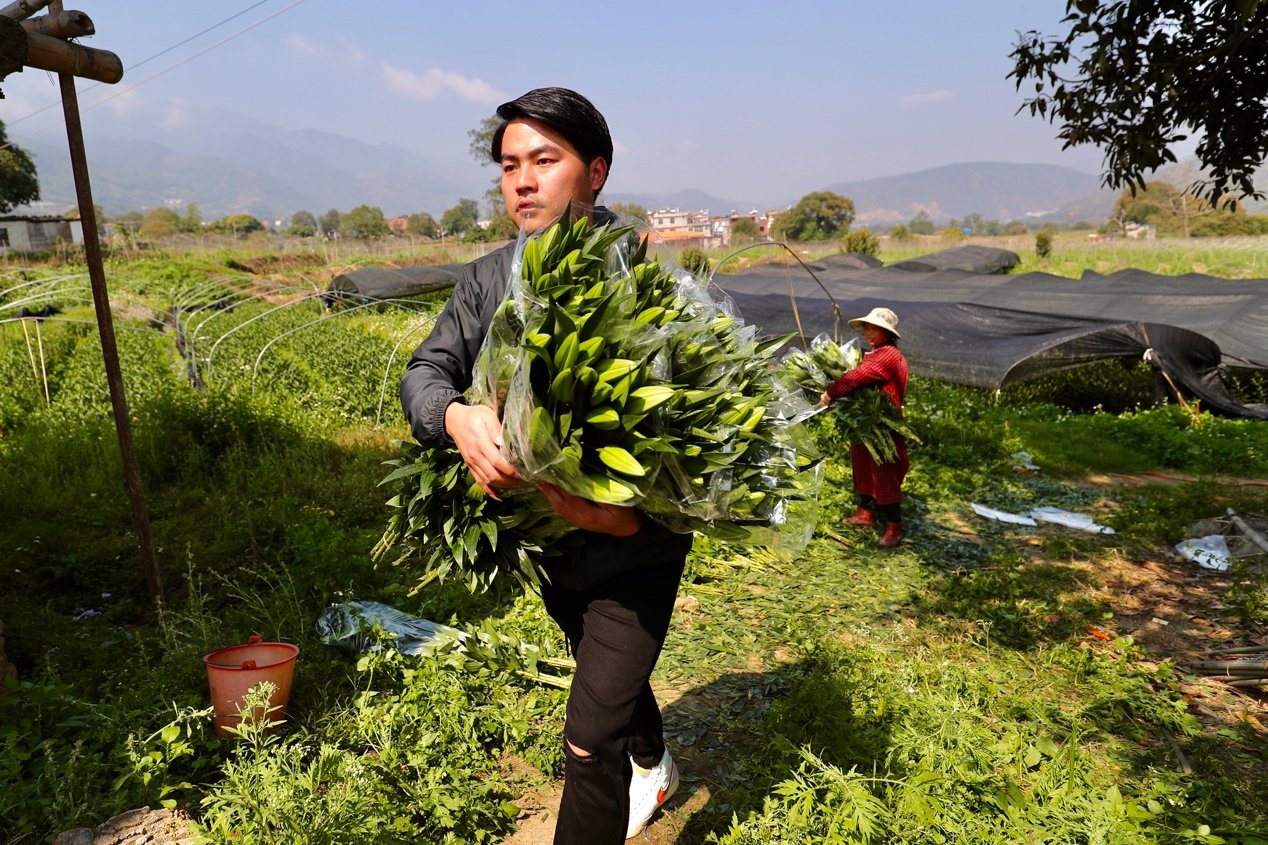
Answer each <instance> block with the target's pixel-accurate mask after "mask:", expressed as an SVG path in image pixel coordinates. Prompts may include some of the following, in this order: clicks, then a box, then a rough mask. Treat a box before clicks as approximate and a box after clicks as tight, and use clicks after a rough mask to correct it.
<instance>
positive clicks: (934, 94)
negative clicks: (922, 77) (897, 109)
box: [903, 88, 955, 106]
mask: <svg viewBox="0 0 1268 845" xmlns="http://www.w3.org/2000/svg"><path fill="white" fill-rule="evenodd" d="M954 99H955V95H954V94H952V93H951V92H950V91H948V90H947V89H945V88H943V89H942V90H940V91H929V92H927V93H924V94H908V95H907V96H906V97H903V105H904V106H923V105H924V104H925V103H944V102H946V101H947V100H954Z"/></svg>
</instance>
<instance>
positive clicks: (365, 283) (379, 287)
mask: <svg viewBox="0 0 1268 845" xmlns="http://www.w3.org/2000/svg"><path fill="white" fill-rule="evenodd" d="M461 270H462V265H461V264H437V265H434V266H430V267H363V268H361V269H360V270H353V271H352V272H350V273H342V274H340V275H338V276H335V277H334V278H333V279H331V280H330V288H329V290H328V296H330V297H331V298H340V297H353V298H364V299H403V298H405V297H409V296H417V295H418V294H420V293H428V292H430V291H435V290H444V289H445V288H451V287H453V286H454V284H456V283H457V281H458V273H459V272H461Z"/></svg>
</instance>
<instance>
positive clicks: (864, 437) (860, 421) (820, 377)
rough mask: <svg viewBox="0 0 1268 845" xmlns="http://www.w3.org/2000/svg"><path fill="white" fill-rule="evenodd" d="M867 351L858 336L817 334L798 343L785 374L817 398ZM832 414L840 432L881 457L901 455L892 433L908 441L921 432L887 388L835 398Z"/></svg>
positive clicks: (787, 359)
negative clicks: (803, 344)
mask: <svg viewBox="0 0 1268 845" xmlns="http://www.w3.org/2000/svg"><path fill="white" fill-rule="evenodd" d="M862 360H863V353H862V352H861V351H860V350H859V347H858V344H857V342H856V341H854V340H851V341H849V342H847V343H842V344H838V343H836V342H835V341H833V340H832V338H830V337H828V335H826V334H821V335H818V336H816V337H815V338H814V339H813V340H811V341H810V345H809V347H808V348H806V349H794V350H792V351H791V352H789V353H788V354H787V355H786V356H785V357H784V359H783V363H782V367H781V378H782V379H783V380H784V382H785V383H786V384H787V385H789V386H791V387H795V388H797V389H800V390H801V391H802V392H803V394H804V396H805V397H806V399H807V400H809V401H814V402H818V401H819V397H820V396H822V395H823V393H824V391H826V390H827V389H828V385H830V384H832V382H834V381H836V380H837V379H838V378H840V377H841V375H842V374H843V373H846V372H849V371H850V370H852V369H854V368H855V367H857V366H858V365H859V362H860V361H862ZM832 412H833V417H834V418H835V419H836V422H837V426H838V427H839V428H840V429H841V433H842V434H843V435H844V436H845V437H846V438H848V439H849V440H851V441H853V442H855V443H861V444H863V446H864V447H865V448H866V449H867V451H868V452H870V453H871V455H872V457H873V458H874V459H875V460H876V461H877V462H879V463H888V462H890V461H893V460H896V459H897V458H898V450H897V447H896V446H895V445H894V438H893V434H901V435H902V436H903V437H904V438H906V439H907V440H908V441H910V442H913V443H919V442H920V440H919V438H917V437H916V435H915V434H914V433H913V432H912V431H911V428H910V427H909V426H908V425H907V423H906V422H905V421H904V420H903V416H902V412H901V411H900V410H899V409H898V407H897V406H896V405H894V403H893V401H892V400H890V398H889V397H888V396H886V395H885V393H884V392H882V391H880V390H874V389H863V390H855V391H854V392H853V393H850V394H848V395H846V396H844V397H842V398H841V399H837V400H836V401H834V402H833V403H832Z"/></svg>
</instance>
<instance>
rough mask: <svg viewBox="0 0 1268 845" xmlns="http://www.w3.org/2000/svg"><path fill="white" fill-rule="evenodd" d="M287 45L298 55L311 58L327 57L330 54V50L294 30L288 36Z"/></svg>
mask: <svg viewBox="0 0 1268 845" xmlns="http://www.w3.org/2000/svg"><path fill="white" fill-rule="evenodd" d="M286 46H287V47H289V48H290V51H291V52H292V53H294V54H295V55H297V56H304V57H305V58H309V59H325V58H327V57H329V56H330V51H329V50H327V49H326V48H325V47H322V46H321V45H319V44H315V43H313V42H312V41H309V40H308V39H307V38H305V37H304V36H302V35H300V34H299V33H298V32H293V33H291V34H290V35H288V36H287V37H286Z"/></svg>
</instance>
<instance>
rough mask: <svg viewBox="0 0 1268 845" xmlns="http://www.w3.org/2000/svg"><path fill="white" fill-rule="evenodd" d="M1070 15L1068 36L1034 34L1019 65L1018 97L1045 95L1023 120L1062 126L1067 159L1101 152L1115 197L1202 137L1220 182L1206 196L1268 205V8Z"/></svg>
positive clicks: (1210, 182) (1122, 7) (1247, 5)
mask: <svg viewBox="0 0 1268 845" xmlns="http://www.w3.org/2000/svg"><path fill="white" fill-rule="evenodd" d="M1066 10H1067V14H1066V16H1065V18H1063V19H1062V21H1061V23H1062V25H1063V27H1065V32H1064V34H1061V35H1057V36H1047V35H1042V34H1040V33H1038V32H1034V31H1031V32H1027V33H1025V34H1023V35H1021V36H1020V40H1019V41H1018V43H1017V45H1016V46H1015V47H1014V49H1013V52H1012V53H1011V54H1010V58H1012V59H1013V62H1014V65H1013V70H1012V71H1011V72H1010V73H1009V76H1010V77H1013V78H1015V79H1016V80H1017V88H1018V90H1021V88H1022V86H1023V85H1026V84H1028V83H1033V84H1034V87H1035V92H1036V93H1035V96H1033V97H1030V98H1028V99H1026V100H1025V101H1024V102H1023V104H1022V106H1021V108H1020V109H1018V111H1021V110H1022V109H1029V111H1030V113H1031V114H1032V115H1036V114H1037V115H1039V116H1040V117H1043V118H1046V119H1047V120H1048V121H1049V122H1050V123H1053V124H1060V126H1061V128H1060V130H1059V131H1058V133H1057V137H1058V138H1061V139H1062V140H1064V141H1065V146H1066V147H1074V146H1079V145H1081V144H1092V145H1094V146H1097V147H1099V148H1101V150H1102V151H1103V152H1104V154H1105V160H1104V173H1103V176H1102V182H1103V183H1104V184H1105V185H1106V186H1108V187H1111V188H1123V187H1136V188H1143V187H1144V186H1145V177H1146V175H1147V174H1149V173H1151V172H1153V171H1155V170H1157V169H1158V168H1159V167H1161V166H1163V165H1164V164H1167V163H1169V162H1174V161H1175V160H1176V158H1175V153H1173V152H1172V150H1171V145H1173V144H1175V143H1176V142H1179V141H1183V140H1185V139H1186V138H1187V137H1188V133H1189V132H1190V131H1194V132H1199V133H1201V141H1200V142H1199V143H1198V146H1197V149H1196V151H1195V152H1196V155H1197V158H1198V160H1199V161H1200V162H1201V163H1202V166H1203V169H1204V170H1205V171H1206V172H1207V173H1208V174H1209V176H1208V178H1207V179H1205V180H1201V181H1198V182H1197V183H1196V184H1195V187H1196V189H1197V191H1198V192H1199V193H1203V194H1205V196H1206V197H1207V199H1208V200H1210V201H1212V202H1215V201H1217V200H1219V199H1221V198H1223V197H1225V196H1226V195H1229V194H1230V193H1236V194H1240V195H1242V196H1248V197H1253V198H1256V199H1259V198H1262V193H1261V192H1260V191H1258V190H1256V188H1255V186H1254V183H1253V181H1252V177H1253V176H1254V173H1255V170H1256V168H1257V167H1258V166H1259V165H1260V164H1261V163H1263V161H1264V160H1265V158H1268V122H1266V121H1265V120H1264V119H1263V118H1264V104H1265V102H1266V101H1268V73H1266V72H1265V71H1266V70H1268V3H1261V2H1258V0H1237V2H1204V3H1194V2H1192V0H1112V1H1107V0H1100V2H1097V0H1069V2H1067V4H1066Z"/></svg>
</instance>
